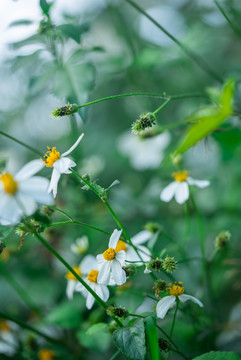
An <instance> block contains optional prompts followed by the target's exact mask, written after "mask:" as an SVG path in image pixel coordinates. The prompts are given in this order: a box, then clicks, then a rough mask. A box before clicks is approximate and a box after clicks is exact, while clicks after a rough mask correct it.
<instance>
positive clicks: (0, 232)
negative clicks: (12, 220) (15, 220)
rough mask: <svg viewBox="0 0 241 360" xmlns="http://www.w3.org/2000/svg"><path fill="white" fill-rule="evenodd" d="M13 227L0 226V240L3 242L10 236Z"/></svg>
mask: <svg viewBox="0 0 241 360" xmlns="http://www.w3.org/2000/svg"><path fill="white" fill-rule="evenodd" d="M12 230H13V227H11V226H3V225H0V239H1V240H4V239H6V238H7V237H8V235H10V234H11V232H12Z"/></svg>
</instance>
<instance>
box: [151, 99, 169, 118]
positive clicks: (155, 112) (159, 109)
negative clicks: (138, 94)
mask: <svg viewBox="0 0 241 360" xmlns="http://www.w3.org/2000/svg"><path fill="white" fill-rule="evenodd" d="M170 101H171V98H170V99H167V100H166V101H165V102H164V103H163V104H161V106H160V107H159V108H157V109H156V110H155V111H154V112H153V114H154V115H156V114H158V113H159V111H161V110H162V109H163V108H164V107H165V106H167V105H168V104H169V102H170Z"/></svg>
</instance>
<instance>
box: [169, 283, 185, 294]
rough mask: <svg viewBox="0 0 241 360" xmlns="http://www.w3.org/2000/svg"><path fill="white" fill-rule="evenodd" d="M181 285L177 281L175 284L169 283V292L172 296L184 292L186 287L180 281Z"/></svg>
mask: <svg viewBox="0 0 241 360" xmlns="http://www.w3.org/2000/svg"><path fill="white" fill-rule="evenodd" d="M178 284H179V285H177V282H176V281H175V284H174V285H172V284H168V285H169V288H168V290H169V294H170V295H172V296H179V295H181V294H182V293H183V292H184V287H183V286H182V282H181V281H179V283H178Z"/></svg>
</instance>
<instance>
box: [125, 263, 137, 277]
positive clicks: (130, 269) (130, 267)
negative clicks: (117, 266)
mask: <svg viewBox="0 0 241 360" xmlns="http://www.w3.org/2000/svg"><path fill="white" fill-rule="evenodd" d="M122 269H123V270H124V271H125V273H126V276H127V277H131V276H133V275H135V273H136V267H135V266H134V265H128V266H123V268H122Z"/></svg>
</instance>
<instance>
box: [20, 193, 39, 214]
mask: <svg viewBox="0 0 241 360" xmlns="http://www.w3.org/2000/svg"><path fill="white" fill-rule="evenodd" d="M16 199H17V201H18V203H19V206H20V208H21V209H22V210H23V212H24V215H28V216H29V215H32V214H33V213H34V212H35V211H36V210H37V208H38V206H37V203H36V201H35V200H34V199H33V198H31V197H30V196H27V195H25V194H23V193H21V192H20V191H18V192H17V193H16Z"/></svg>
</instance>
